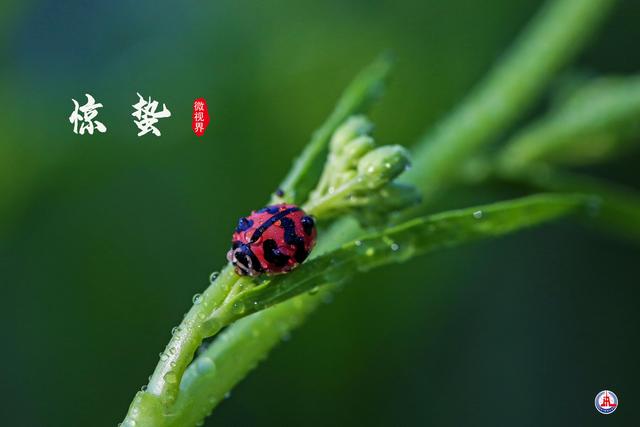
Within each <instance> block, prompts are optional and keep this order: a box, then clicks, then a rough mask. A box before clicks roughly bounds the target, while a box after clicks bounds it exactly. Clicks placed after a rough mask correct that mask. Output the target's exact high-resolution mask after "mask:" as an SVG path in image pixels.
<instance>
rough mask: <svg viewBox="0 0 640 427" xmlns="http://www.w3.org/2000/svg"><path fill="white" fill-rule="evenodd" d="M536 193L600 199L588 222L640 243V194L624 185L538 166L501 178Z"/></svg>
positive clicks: (591, 210)
mask: <svg viewBox="0 0 640 427" xmlns="http://www.w3.org/2000/svg"><path fill="white" fill-rule="evenodd" d="M498 178H499V179H502V180H504V181H508V182H510V183H516V184H519V185H524V186H526V187H527V188H528V189H533V190H535V191H556V192H580V193H587V194H594V195H596V196H598V198H599V200H600V201H599V202H598V203H594V204H592V205H591V208H590V216H589V218H588V223H589V224H590V225H593V226H595V227H597V228H599V229H601V230H603V231H611V232H613V233H614V234H617V235H618V236H620V237H623V238H626V239H629V240H635V241H636V242H637V241H640V193H638V192H637V191H634V190H633V189H630V188H626V187H624V186H622V185H619V184H616V183H612V182H609V181H606V180H603V179H599V178H594V177H591V176H585V175H581V174H576V173H571V172H563V171H558V170H554V169H552V168H550V167H546V166H534V167H530V168H528V169H526V170H522V171H520V173H519V174H517V175H515V174H507V175H500V176H499V177H498Z"/></svg>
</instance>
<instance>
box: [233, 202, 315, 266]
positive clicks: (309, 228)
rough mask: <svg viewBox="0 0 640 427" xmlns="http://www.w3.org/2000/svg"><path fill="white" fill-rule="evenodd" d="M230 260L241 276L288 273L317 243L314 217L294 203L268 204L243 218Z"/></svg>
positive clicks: (239, 222) (235, 235)
mask: <svg viewBox="0 0 640 427" xmlns="http://www.w3.org/2000/svg"><path fill="white" fill-rule="evenodd" d="M232 242H233V243H232V246H231V249H230V250H229V252H227V259H228V260H229V262H231V263H232V264H233V265H234V267H235V270H236V273H238V274H239V275H241V276H258V275H260V274H263V273H264V274H279V273H288V272H289V271H291V270H293V269H294V268H295V267H297V266H298V265H299V264H300V263H301V262H303V261H304V260H305V259H306V258H307V256H309V253H310V252H311V250H312V249H313V247H314V245H315V244H316V226H315V221H314V220H313V218H312V217H310V216H309V215H307V214H306V213H305V212H304V211H303V210H302V209H300V208H299V207H297V206H295V205H291V204H286V203H282V204H277V205H271V206H267V207H265V208H262V209H260V210H259V211H253V212H252V213H251V215H249V216H247V217H242V218H240V220H239V221H238V226H237V227H236V229H235V232H234V233H233V238H232Z"/></svg>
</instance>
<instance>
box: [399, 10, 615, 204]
mask: <svg viewBox="0 0 640 427" xmlns="http://www.w3.org/2000/svg"><path fill="white" fill-rule="evenodd" d="M613 3H614V1H613V0H558V1H549V2H547V3H546V5H545V6H544V7H543V9H542V10H541V12H540V13H539V14H538V16H537V17H536V18H535V19H534V20H532V21H531V22H530V24H529V25H528V26H527V28H526V29H525V31H524V32H523V33H522V34H521V35H520V37H519V38H518V40H517V41H516V42H515V44H514V45H513V46H512V48H511V49H510V50H509V51H508V52H507V53H506V55H505V56H504V58H503V59H502V60H501V61H500V62H499V63H498V64H497V65H496V66H495V67H494V68H493V70H492V71H491V72H490V73H489V74H488V76H487V77H486V78H485V79H484V80H483V81H481V82H480V84H479V85H478V86H477V87H476V89H475V90H474V91H472V92H471V93H470V94H469V96H468V97H467V99H466V100H465V101H464V102H463V103H462V105H461V107H460V108H458V109H457V110H455V111H454V112H453V113H452V114H450V115H449V116H448V117H447V118H446V119H445V120H443V121H442V122H441V123H440V124H439V125H437V126H436V127H435V128H434V129H433V130H432V131H430V132H429V133H427V134H426V135H425V136H424V137H423V138H422V139H421V140H420V141H419V143H418V145H417V147H416V150H415V154H414V157H413V164H414V168H413V169H412V170H411V171H409V173H408V174H407V175H406V176H405V178H404V179H408V180H409V181H410V182H413V183H416V184H420V185H421V187H422V191H423V197H424V198H425V199H428V198H429V197H431V196H432V195H433V194H434V193H435V192H437V191H438V190H440V189H442V188H443V186H444V184H445V182H446V181H447V180H449V179H450V178H451V177H452V175H455V174H456V173H457V171H458V168H459V166H460V164H461V163H463V161H464V160H465V158H466V157H467V156H469V155H470V154H471V153H473V152H474V151H476V150H477V149H478V148H480V147H481V146H482V145H485V144H487V143H490V142H492V141H494V140H495V139H496V138H497V137H499V136H500V134H501V133H502V132H504V131H505V130H506V129H507V128H508V127H509V126H510V125H511V124H512V123H513V122H514V120H516V119H517V118H518V117H520V116H521V115H522V114H523V113H524V112H525V111H526V110H527V109H528V108H530V107H531V106H532V105H533V103H534V102H535V101H536V100H537V99H538V98H539V97H540V96H541V94H542V90H543V89H544V87H545V86H546V85H547V84H548V82H549V80H550V79H551V78H552V77H553V76H554V74H555V73H556V72H557V71H558V70H559V69H560V68H561V67H562V66H564V65H565V64H567V63H568V62H569V61H570V60H571V59H572V58H573V57H574V56H575V55H576V54H577V53H578V52H579V51H580V50H581V48H582V47H583V46H584V45H585V43H586V42H587V40H588V39H589V36H591V35H592V34H593V33H594V31H595V30H596V29H597V28H598V24H599V23H600V22H602V21H603V19H604V18H605V17H606V15H607V12H608V10H609V9H610V8H611V6H612V5H613Z"/></svg>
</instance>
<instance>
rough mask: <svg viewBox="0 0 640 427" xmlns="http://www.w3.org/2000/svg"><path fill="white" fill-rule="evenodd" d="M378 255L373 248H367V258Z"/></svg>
mask: <svg viewBox="0 0 640 427" xmlns="http://www.w3.org/2000/svg"><path fill="white" fill-rule="evenodd" d="M375 253H376V250H375V249H373V248H367V250H366V251H365V253H364V254H365V255H366V256H373V255H374V254H375Z"/></svg>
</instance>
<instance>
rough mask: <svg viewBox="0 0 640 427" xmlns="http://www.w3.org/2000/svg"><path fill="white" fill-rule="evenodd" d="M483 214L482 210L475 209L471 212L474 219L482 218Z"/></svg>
mask: <svg viewBox="0 0 640 427" xmlns="http://www.w3.org/2000/svg"><path fill="white" fill-rule="evenodd" d="M483 215H484V214H483V213H482V211H475V212H474V213H473V217H474V218H475V219H482V216H483Z"/></svg>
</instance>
